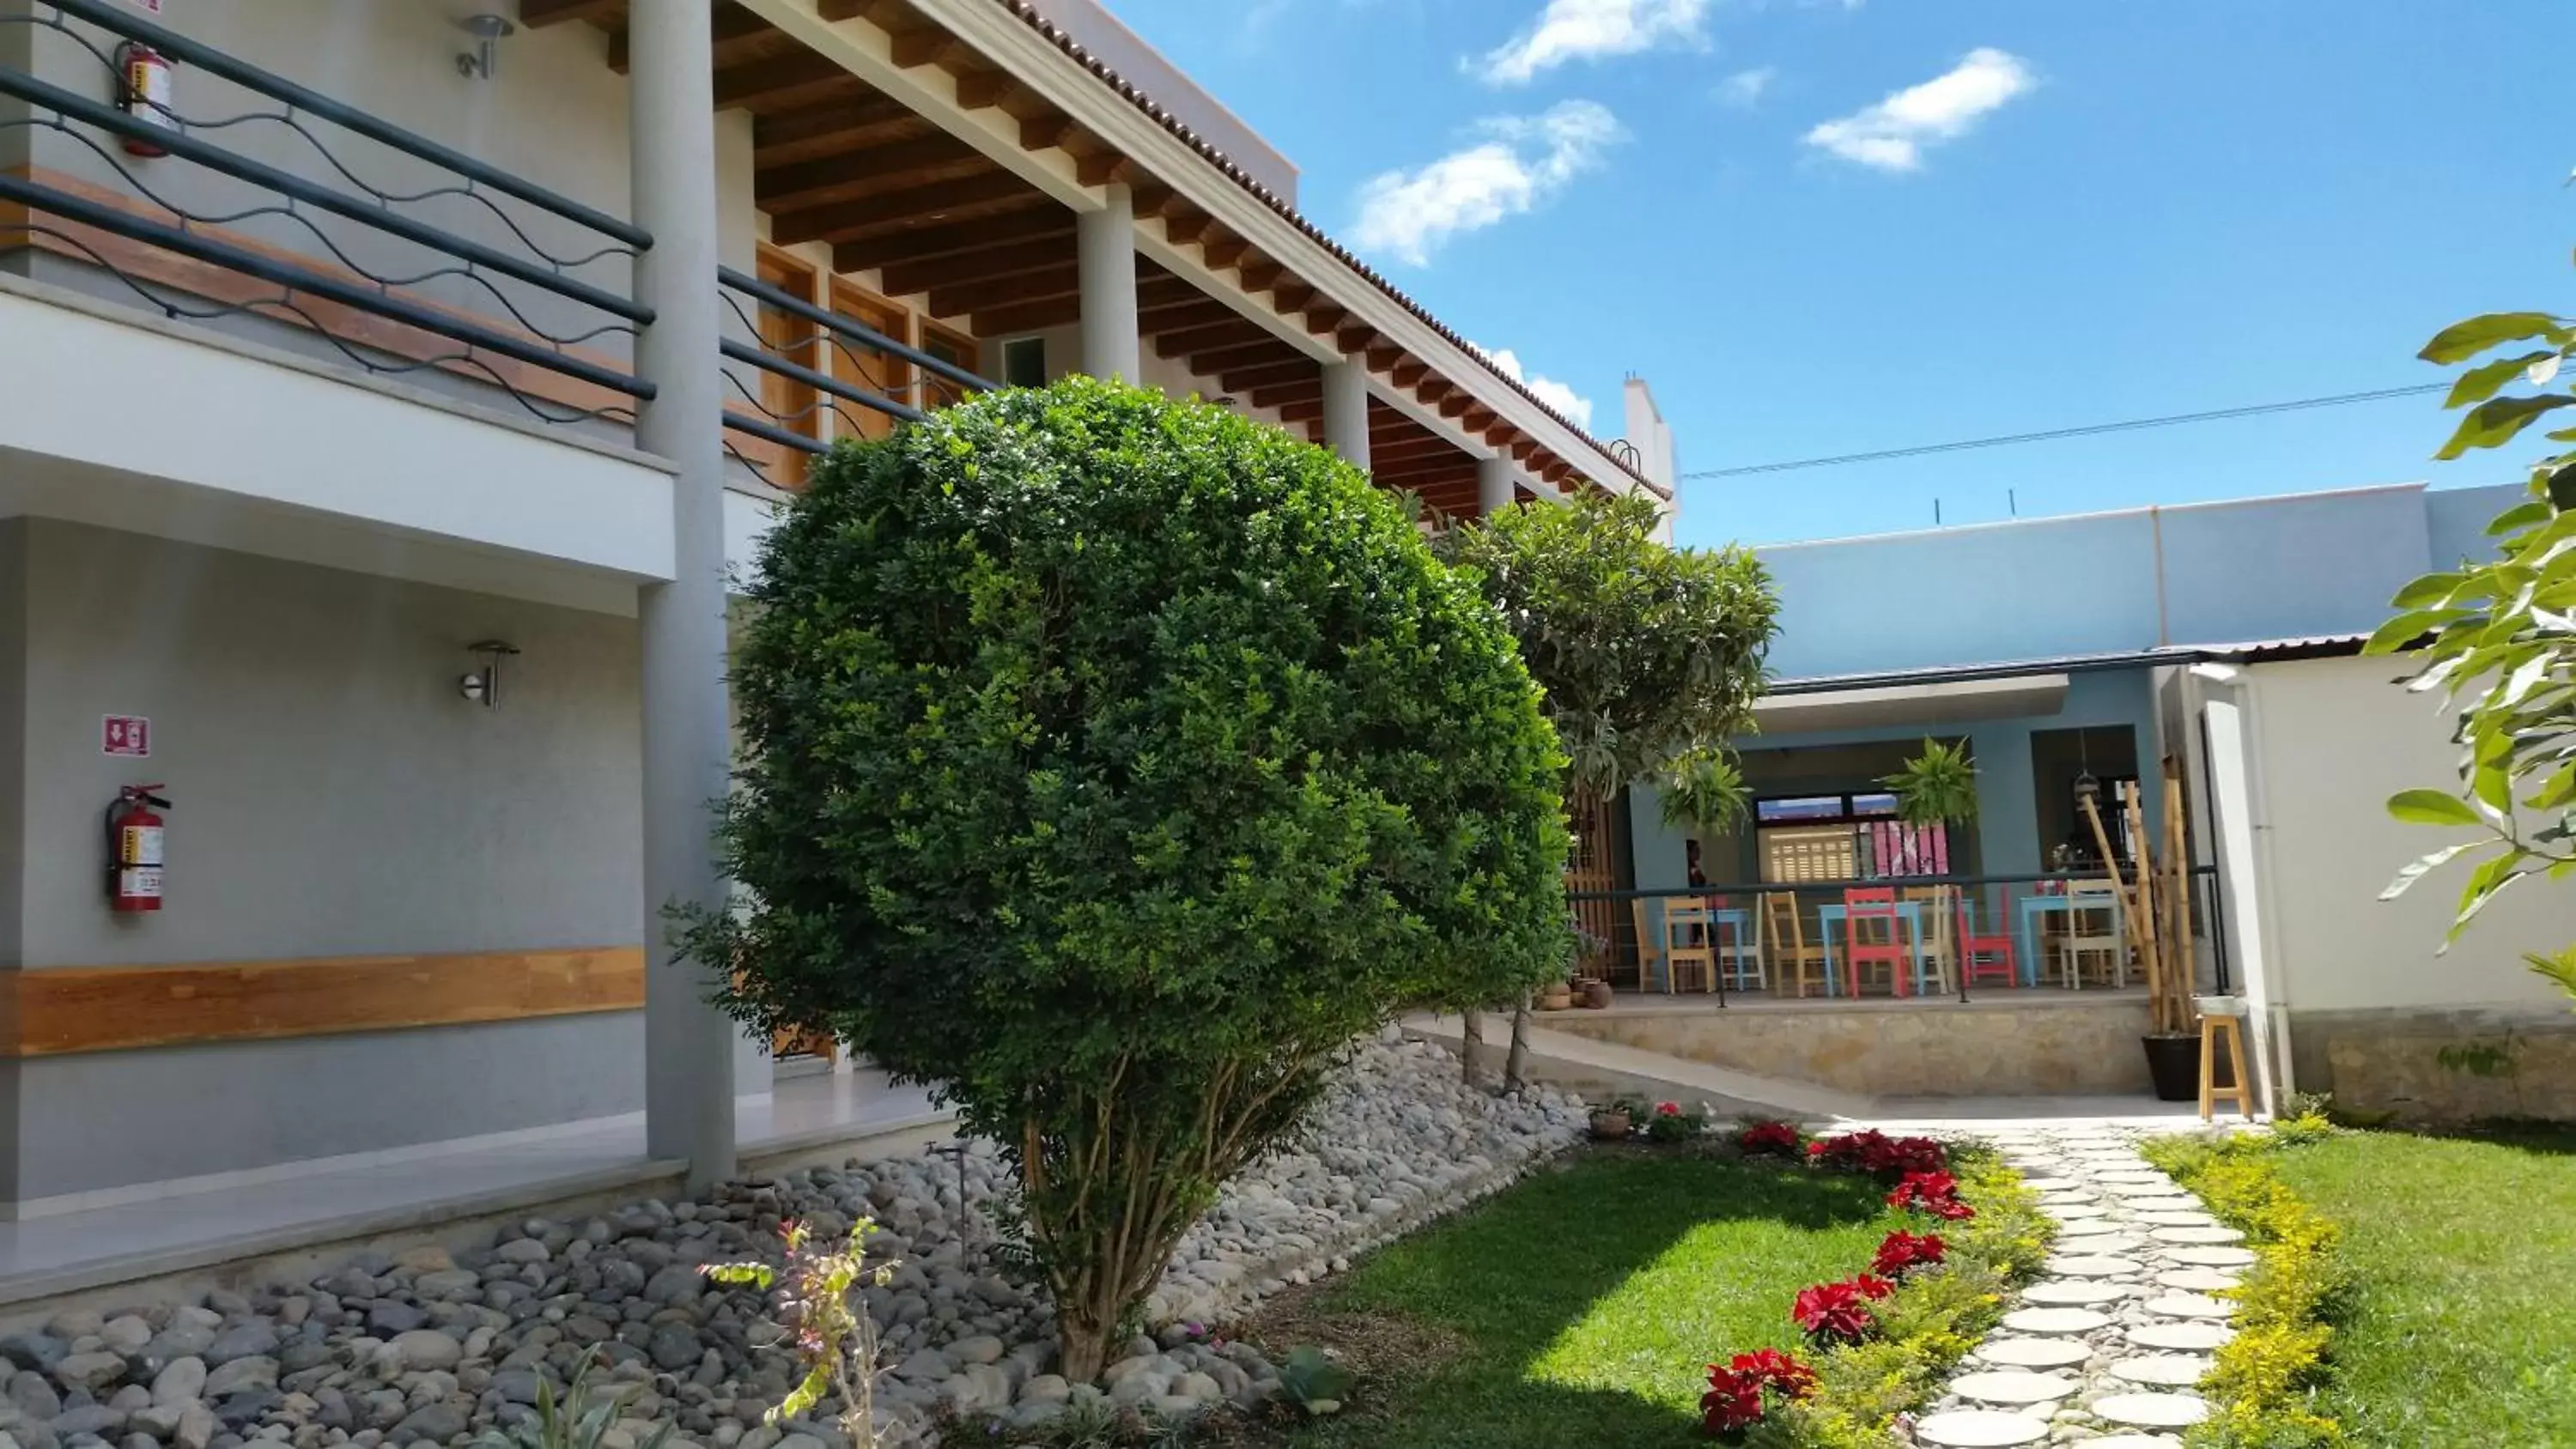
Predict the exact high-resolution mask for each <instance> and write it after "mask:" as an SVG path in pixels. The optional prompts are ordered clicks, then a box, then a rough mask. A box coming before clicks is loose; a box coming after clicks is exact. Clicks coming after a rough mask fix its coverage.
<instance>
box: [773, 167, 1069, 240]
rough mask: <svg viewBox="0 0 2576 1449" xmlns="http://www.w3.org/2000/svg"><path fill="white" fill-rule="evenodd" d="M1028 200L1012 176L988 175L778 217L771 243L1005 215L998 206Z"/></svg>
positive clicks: (1025, 188) (1003, 173) (842, 237)
mask: <svg viewBox="0 0 2576 1449" xmlns="http://www.w3.org/2000/svg"><path fill="white" fill-rule="evenodd" d="M1031 194H1032V193H1031V191H1030V189H1029V184H1028V183H1027V182H1025V181H1023V180H1021V179H1020V178H1019V177H1017V176H1014V175H1012V174H1011V173H1010V172H1008V171H1001V170H994V171H988V172H986V173H984V174H983V175H981V176H961V177H959V178H957V179H956V180H953V181H939V182H934V183H932V184H931V185H928V186H922V187H915V188H913V189H912V190H909V191H897V192H890V193H888V194H886V195H884V196H873V197H869V198H868V199H867V200H864V201H852V202H846V203H843V204H841V205H839V206H823V207H815V208H813V209H811V210H807V211H789V212H780V213H778V214H776V215H774V216H772V217H771V218H770V228H769V239H770V240H771V241H774V242H776V243H778V244H779V245H780V246H794V245H796V244H797V243H799V242H809V241H833V242H841V241H849V240H853V239H855V238H858V237H862V236H873V235H875V234H877V233H879V232H887V231H900V230H902V229H904V228H905V227H910V226H921V225H925V224H927V223H930V222H934V221H947V220H952V219H955V220H963V219H964V217H965V216H968V215H973V214H974V213H975V212H976V210H977V209H978V208H982V209H990V210H1006V209H1008V207H1007V206H1005V205H1002V203H1013V202H1017V201H1019V200H1020V199H1021V198H1023V197H1026V196H1029V195H1031Z"/></svg>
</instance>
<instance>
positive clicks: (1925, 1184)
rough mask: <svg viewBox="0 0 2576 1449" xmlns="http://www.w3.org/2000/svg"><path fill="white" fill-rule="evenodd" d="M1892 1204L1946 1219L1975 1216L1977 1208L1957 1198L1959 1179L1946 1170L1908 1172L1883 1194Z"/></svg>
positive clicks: (1960, 1219) (1955, 1220)
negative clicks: (1886, 1193)
mask: <svg viewBox="0 0 2576 1449" xmlns="http://www.w3.org/2000/svg"><path fill="white" fill-rule="evenodd" d="M1887 1205H1888V1206H1889V1207H1892V1208H1911V1209H1913V1210H1914V1211H1916V1212H1925V1213H1930V1214H1932V1215H1933V1216H1934V1217H1937V1218H1943V1219H1946V1220H1948V1221H1950V1222H1962V1221H1965V1220H1966V1219H1969V1218H1972V1217H1975V1216H1976V1215H1977V1210H1976V1209H1975V1208H1972V1207H1970V1206H1968V1205H1967V1204H1966V1203H1963V1202H1961V1201H1959V1181H1958V1179H1957V1178H1954V1177H1952V1176H1951V1175H1950V1174H1948V1173H1946V1172H1909V1173H1907V1174H1905V1176H1904V1178H1903V1180H1901V1181H1899V1182H1898V1183H1897V1184H1896V1190H1895V1191H1894V1192H1891V1193H1889V1194H1888V1195H1887Z"/></svg>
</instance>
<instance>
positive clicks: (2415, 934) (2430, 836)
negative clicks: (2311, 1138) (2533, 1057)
mask: <svg viewBox="0 0 2576 1449" xmlns="http://www.w3.org/2000/svg"><path fill="white" fill-rule="evenodd" d="M2402 672H2403V671H2402V669H2401V667H2400V666H2399V665H2398V664H2397V663H2396V662H2394V661H2391V660H2388V659H2358V658H2345V659H2316V660H2302V661H2297V662H2289V663H2279V664H2261V665H2255V666H2252V667H2250V668H2249V669H2248V670H2247V671H2246V674H2247V678H2248V680H2249V685H2248V689H2249V692H2250V695H2251V698H2252V703H2253V710H2254V724H2253V730H2254V733H2255V743H2256V755H2255V767H2256V770H2257V772H2258V785H2257V788H2258V789H2259V790H2260V791H2261V794H2262V801H2261V806H2260V811H2259V814H2258V815H2257V818H2256V824H2257V827H2258V830H2259V831H2260V832H2261V833H2262V834H2263V835H2265V836H2267V837H2268V838H2267V839H2266V840H2264V841H2263V849H2264V851H2265V853H2266V855H2267V856H2268V859H2269V863H2270V870H2271V876H2272V879H2271V887H2272V889H2271V893H2270V899H2269V901H2268V902H2267V908H2268V909H2269V911H2270V912H2271V913H2272V918H2273V926H2272V928H2271V929H2270V930H2269V931H2268V932H2267V934H2268V935H2270V936H2271V937H2272V938H2273V944H2274V948H2275V951H2276V958H2277V959H2275V960H2274V961H2273V962H2272V971H2273V976H2274V980H2275V982H2276V989H2277V991H2278V993H2279V994H2280V995H2281V996H2283V997H2285V998H2286V1001H2287V1006H2288V1008H2289V1009H2290V1010H2291V1011H2292V1012H2300V1013H2304V1012H2318V1011H2346V1010H2364V1009H2373V1008H2392V1007H2395V1008H2411V1007H2421V1008H2445V1009H2448V1008H2478V1007H2501V1008H2509V1009H2526V1010H2527V1009H2530V1008H2533V1007H2550V1006H2557V1007H2563V1006H2564V1005H2565V1004H2566V1003H2565V998H2564V997H2563V996H2562V995H2561V994H2560V993H2559V992H2558V990H2557V988H2555V987H2554V986H2552V985H2550V984H2549V983H2548V982H2547V981H2544V980H2542V979H2541V978H2539V977H2537V976H2534V975H2532V974H2531V973H2530V972H2529V971H2528V970H2527V969H2525V967H2524V965H2523V962H2522V952H2524V951H2526V950H2556V949H2558V948H2559V947H2561V946H2565V945H2568V944H2570V943H2576V886H2570V885H2568V884H2565V883H2560V884H2555V885H2553V884H2551V883H2549V882H2547V881H2546V880H2535V881H2528V882H2525V883H2524V884H2522V885H2519V886H2516V887H2514V888H2513V889H2512V890H2511V891H2510V892H2508V893H2507V894H2506V895H2505V896H2504V897H2503V898H2501V899H2499V900H2498V901H2497V902H2496V903H2495V904H2494V905H2492V906H2490V907H2489V908H2488V909H2487V910H2486V911H2485V912H2484V913H2483V914H2482V915H2480V916H2479V918H2478V921H2477V923H2476V924H2475V925H2473V926H2471V927H2470V928H2469V931H2468V933H2467V934H2466V935H2464V936H2463V937H2462V938H2461V939H2460V942H2459V944H2458V945H2456V946H2454V947H2452V948H2451V951H2450V953H2449V954H2448V955H2436V954H2435V951H2436V949H2437V948H2438V947H2439V946H2440V945H2441V941H2442V934H2443V932H2444V931H2446V930H2447V929H2448V928H2449V926H2450V921H2451V914H2452V907H2453V905H2454V904H2455V903H2456V902H2457V900H2458V898H2459V889H2460V885H2461V883H2462V881H2463V880H2464V879H2465V872H2464V870H2462V869H2460V868H2457V867H2453V868H2446V869H2444V870H2442V871H2440V872H2437V873H2435V874H2434V875H2432V876H2430V877H2428V878H2426V879H2425V880H2423V881H2422V882H2420V883H2418V884H2417V885H2416V887H2415V888H2414V889H2413V890H2411V891H2409V892H2407V893H2406V894H2405V895H2404V896H2402V897H2400V898H2399V899H2397V900H2395V901H2392V902H2381V901H2379V900H2378V899H2377V896H2378V894H2379V892H2380V891H2381V890H2382V889H2383V888H2385V887H2386V886H2387V884H2388V882H2389V880H2390V879H2391V878H2392V877H2394V876H2395V875H2396V873H2397V870H2398V868H2399V867H2400V866H2402V865H2404V864H2405V863H2406V862H2407V861H2409V860H2412V859H2414V858H2415V857H2417V856H2419V855H2422V854H2424V853H2426V852H2428V851H2431V850H2435V849H2438V848H2440V847H2441V846H2442V845H2444V844H2446V843H2448V842H2450V841H2453V840H2457V839H2462V838H2465V837H2466V835H2467V832H2459V831H2448V832H2446V831H2441V830H2434V829H2428V828H2426V827H2423V826H2414V825H2404V824H2400V823H2399V822H2397V821H2396V820H2393V819H2391V818H2390V817H2389V815H2388V812H2387V810H2386V808H2385V802H2386V801H2387V799H2388V797H2389V796H2390V795H2393V794H2395V793H2396V792H2398V791H2399V790H2405V789H2413V788H2419V787H2434V788H2444V787H2448V786H2449V785H2451V784H2452V783H2453V782H2454V781H2455V780H2456V779H2457V775H2456V773H2455V766H2456V755H2457V750H2456V748H2455V747H2454V746H2453V745H2452V744H2451V741H2450V725H2449V716H2447V715H2437V714H2435V713H2434V712H2433V710H2432V709H2431V708H2430V707H2429V706H2428V705H2427V704H2425V702H2424V701H2423V700H2421V699H2420V698H2418V697H2416V696H2413V695H2409V694H2407V693H2405V692H2404V691H2403V690H2401V689H2399V688H2398V687H2397V686H2396V685H2394V684H2392V683H2390V681H2391V680H2392V679H2393V678H2394V677H2396V676H2397V675H2399V674H2400V673H2402Z"/></svg>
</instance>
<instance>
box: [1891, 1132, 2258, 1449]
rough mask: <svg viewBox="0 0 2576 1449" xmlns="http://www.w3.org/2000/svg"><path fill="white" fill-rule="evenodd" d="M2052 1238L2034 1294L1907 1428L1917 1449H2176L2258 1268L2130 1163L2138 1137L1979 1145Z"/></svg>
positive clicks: (2184, 1197) (2082, 1136) (2047, 1137)
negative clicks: (2232, 1307)
mask: <svg viewBox="0 0 2576 1449" xmlns="http://www.w3.org/2000/svg"><path fill="white" fill-rule="evenodd" d="M1989 1136H1990V1137H1991V1139H1992V1140H1993V1141H1994V1143H1995V1145H1996V1146H1998V1147H1999V1148H2001V1149H2002V1150H2003V1153H2004V1158H2005V1160H2006V1161H2008V1162H2010V1163H2011V1164H2012V1165H2013V1166H2014V1167H2015V1168H2016V1169H2018V1170H2019V1171H2020V1172H2021V1174H2022V1178H2023V1181H2024V1182H2025V1183H2027V1184H2028V1185H2029V1186H2030V1187H2031V1189H2032V1190H2034V1191H2036V1192H2037V1193H2038V1194H2039V1202H2040V1209H2041V1210H2042V1211H2043V1212H2045V1213H2047V1214H2048V1215H2049V1216H2050V1217H2051V1218H2052V1219H2054V1220H2055V1221H2056V1223H2057V1242H2056V1251H2055V1252H2054V1253H2053V1254H2052V1255H2051V1256H2050V1258H2049V1260H2048V1266H2047V1268H2046V1270H2045V1272H2044V1274H2043V1276H2042V1277H2041V1278H2040V1280H2039V1281H2037V1282H2035V1283H2033V1284H2031V1285H2030V1286H2029V1287H2028V1288H2026V1289H2024V1290H2023V1292H2022V1294H2021V1298H2020V1300H2019V1302H2018V1303H2017V1304H2016V1305H2015V1307H2014V1310H2013V1311H2012V1312H2010V1313H2007V1314H2006V1315H2004V1320H2003V1322H2002V1324H2001V1325H2000V1326H1998V1327H1997V1328H1996V1329H1995V1331H1994V1332H1993V1333H1992V1334H1990V1335H1988V1337H1987V1338H1986V1341H1985V1342H1984V1343H1982V1344H1980V1345H1978V1346H1977V1348H1976V1349H1975V1350H1974V1351H1973V1352H1972V1353H1971V1354H1970V1355H1969V1357H1968V1361H1967V1362H1965V1363H1963V1364H1961V1365H1960V1366H1959V1370H1958V1372H1957V1374H1956V1376H1954V1377H1953V1378H1952V1379H1951V1381H1950V1383H1949V1386H1948V1390H1947V1392H1946V1393H1945V1394H1944V1396H1943V1397H1942V1398H1941V1399H1940V1401H1939V1402H1937V1403H1936V1404H1934V1405H1933V1406H1932V1407H1931V1408H1929V1409H1927V1410H1926V1411H1925V1412H1924V1413H1923V1415H1922V1416H1921V1417H1920V1418H1919V1419H1917V1420H1916V1421H1915V1423H1914V1426H1913V1436H1914V1442H1915V1443H1916V1444H1917V1445H1920V1446H1922V1449H2011V1446H2014V1445H2023V1444H2076V1443H2081V1444H2082V1445H2084V1446H2085V1449H2178V1446H2179V1445H2180V1444H2181V1443H2182V1438H2181V1435H2182V1432H2183V1431H2184V1430H2186V1429H2188V1428H2190V1427H2191V1426H2192V1425H2194V1424H2196V1423H2199V1422H2200V1421H2201V1419H2202V1418H2204V1417H2206V1416H2207V1414H2208V1412H2209V1406H2208V1404H2206V1403H2205V1402H2203V1401H2202V1399H2201V1397H2200V1395H2199V1393H2198V1392H2197V1390H2196V1388H2195V1385H2197V1384H2198V1383H2199V1382H2200V1380H2201V1378H2202V1376H2203V1375H2205V1374H2207V1373H2208V1372H2209V1367H2210V1355H2211V1354H2212V1353H2213V1352H2214V1351H2216V1349H2217V1348H2218V1346H2219V1345H2220V1344H2223V1343H2225V1342H2227V1340H2228V1339H2229V1338H2230V1337H2232V1336H2233V1335H2234V1333H2235V1330H2234V1329H2232V1328H2230V1327H2228V1314H2229V1306H2228V1304H2227V1303H2226V1302H2225V1301H2223V1300H2221V1299H2218V1298H2214V1297H2211V1296H2210V1295H2211V1294H2212V1293H2215V1292H2216V1291H2218V1290H2219V1289H2222V1288H2229V1287H2233V1286H2235V1283H2236V1281H2237V1275H2238V1274H2240V1273H2242V1272H2243V1271H2244V1270H2245V1268H2246V1267H2247V1266H2248V1265H2250V1264H2251V1263H2252V1262H2253V1261H2254V1255H2253V1254H2252V1253H2251V1252H2249V1251H2248V1250H2246V1249H2245V1248H2244V1247H2243V1246H2242V1244H2241V1243H2240V1242H2239V1239H2240V1238H2241V1236H2242V1235H2241V1234H2239V1233H2238V1232H2237V1231H2236V1230H2235V1229H2234V1228H2230V1227H2226V1226H2223V1225H2221V1224H2220V1223H2219V1221H2218V1220H2217V1219H2216V1218H2214V1217H2212V1216H2210V1214H2209V1212H2208V1211H2207V1209H2205V1208H2204V1207H2203V1206H2202V1205H2201V1202H2200V1200H2199V1199H2198V1198H2196V1197H2193V1196H2192V1195H2191V1194H2190V1193H2188V1192H2186V1191H2184V1190H2183V1189H2182V1188H2181V1187H2180V1186H2179V1185H2177V1184H2176V1183H2175V1182H2174V1181H2173V1179H2171V1178H2169V1177H2167V1176H2165V1175H2164V1174H2163V1173H2161V1172H2158V1171H2157V1170H2156V1169H2154V1168H2153V1167H2150V1166H2148V1165H2147V1162H2146V1159H2144V1158H2142V1157H2140V1156H2139V1155H2138V1150H2137V1134H2136V1133H2135V1132H2131V1131H2122V1130H2119V1129H2114V1128H2107V1127H2095V1126H2087V1125H2074V1124H2070V1125H2068V1126H2066V1127H2063V1128H2052V1127H2031V1128H2016V1129H2008V1130H2003V1131H1998V1132H1994V1133H1991V1134H1989Z"/></svg>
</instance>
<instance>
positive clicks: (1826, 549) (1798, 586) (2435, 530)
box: [1758, 484, 2519, 679]
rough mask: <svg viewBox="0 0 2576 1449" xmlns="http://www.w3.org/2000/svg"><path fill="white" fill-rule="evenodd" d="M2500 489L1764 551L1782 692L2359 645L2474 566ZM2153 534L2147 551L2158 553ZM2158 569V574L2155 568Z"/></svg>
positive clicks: (2202, 507)
mask: <svg viewBox="0 0 2576 1449" xmlns="http://www.w3.org/2000/svg"><path fill="white" fill-rule="evenodd" d="M2518 497H2519V490H2518V489H2517V488H2515V487H2512V486H2506V487H2499V488H2476V489H2462V490H2455V491H2445V492H2439V493H2428V492H2427V491H2425V490H2424V488H2423V487H2422V486H2421V485H2419V484H2403V485H2398V486H2393V487H2386V488H2368V489H2354V490H2350V491H2347V492H2341V493H2316V494H2293V495H2288V496H2284V497H2278V498H2253V499H2244V500H2239V501H2234V502H2227V503H2207V504H2190V505H2185V506H2181V507H2174V508H2154V509H2136V510H2131V511H2127V512H2121V513H2097V514H2088V515H2084V516H2080V517H2075V518H2035V519H2030V520H2026V521H2022V522H2013V523H1995V524H1978V525H1972V526H1968V527H1962V528H1948V529H1933V530H1930V531H1927V532H1919V533H1893V534H1880V535H1875V536H1871V537H1862V538H1847V539H1829V540H1825V541H1823V542H1818V543H1795V544H1782V545H1778V546H1775V547H1771V548H1765V549H1761V550H1759V551H1758V552H1759V553H1760V556H1761V559H1762V562H1763V563H1764V565H1765V566H1767V567H1768V568H1769V569H1770V570H1771V575H1772V578H1773V580H1774V582H1775V583H1776V585H1777V586H1778V588H1779V591H1780V604H1781V608H1780V619H1781V633H1780V638H1779V640H1778V641H1777V642H1776V643H1775V644H1774V645H1773V646H1772V651H1771V667H1772V671H1773V673H1774V674H1776V675H1778V676H1779V677H1781V678H1784V679H1799V678H1808V677H1813V676H1817V675H1837V674H1859V673H1870V672H1877V671H1884V670H1898V669H1924V668H1936V667H1940V666H1943V665H1957V664H1987V663H2002V662H2008V661H2013V660H2023V659H2043V658H2048V657H2051V656H2062V655H2071V654H2108V653H2118V652H2121V651H2125V650H2132V649H2149V648H2154V647H2155V646H2157V645H2159V644H2232V643H2239V642H2244V641H2249V640H2258V639H2275V638H2287V637H2294V636H2298V635H2305V634H2338V633H2359V632H2367V631H2368V630H2371V629H2374V628H2377V627H2378V626H2379V624H2380V622H2381V621H2382V620H2384V619H2385V618H2387V617H2388V599H2389V596H2390V595H2391V594H2394V593H2395V592H2396V591H2397V588H2398V586H2399V585H2401V584H2403V583H2404V582H2406V581H2407V580H2408V579H2410V578H2413V577H2414V576H2416V575H2417V574H2420V573H2425V572H2427V571H2429V570H2431V569H2434V568H2442V567H2448V566H2450V565H2451V564H2453V563H2456V562H2457V561H2458V559H2459V558H2460V557H2461V555H2462V554H2463V553H2464V552H2482V551H2483V549H2484V547H2485V545H2484V540H2483V538H2482V530H2483V529H2484V527H2485V525H2486V521H2487V519H2489V518H2491V517H2493V516H2494V515H2495V514H2497V513H2499V512H2502V511H2503V510H2504V509H2505V508H2506V507H2508V506H2510V505H2511V504H2512V503H2513V502H2514V501H2516V499H2517V498H2518ZM2159 535H2161V537H2159ZM2160 560H2161V562H2160Z"/></svg>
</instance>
